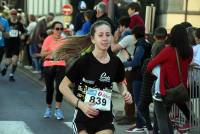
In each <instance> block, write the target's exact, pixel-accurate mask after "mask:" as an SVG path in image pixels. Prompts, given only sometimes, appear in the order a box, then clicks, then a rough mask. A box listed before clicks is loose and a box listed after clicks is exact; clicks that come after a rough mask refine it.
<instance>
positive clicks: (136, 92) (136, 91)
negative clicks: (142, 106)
mask: <svg viewBox="0 0 200 134" xmlns="http://www.w3.org/2000/svg"><path fill="white" fill-rule="evenodd" d="M141 84H142V81H139V80H133V83H132V87H133V96H134V102H135V104H136V108H137V112H136V127H137V128H142V127H143V126H144V124H145V123H144V120H143V117H142V115H141V113H140V111H139V103H140V91H141Z"/></svg>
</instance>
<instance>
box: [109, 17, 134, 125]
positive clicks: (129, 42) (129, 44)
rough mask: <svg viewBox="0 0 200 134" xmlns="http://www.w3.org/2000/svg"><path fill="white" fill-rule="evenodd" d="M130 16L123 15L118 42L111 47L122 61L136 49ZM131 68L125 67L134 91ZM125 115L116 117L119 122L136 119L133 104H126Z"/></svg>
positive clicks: (128, 87) (128, 80)
mask: <svg viewBox="0 0 200 134" xmlns="http://www.w3.org/2000/svg"><path fill="white" fill-rule="evenodd" d="M129 23H130V18H129V17H121V18H120V19H119V27H118V30H117V31H116V32H115V35H114V39H115V42H117V43H116V44H113V45H111V49H112V51H113V52H114V53H117V56H118V57H119V58H120V60H121V61H122V62H124V61H127V60H128V57H129V56H127V55H129V54H130V55H132V54H133V51H134V48H135V47H134V46H135V45H134V43H135V42H136V39H135V37H134V36H133V35H132V33H131V30H130V28H129ZM130 72H131V69H130V68H129V69H127V68H126V69H125V78H126V81H127V89H128V91H129V92H130V93H132V91H133V90H132V79H131V73H130ZM124 110H125V116H123V117H121V118H117V117H116V121H117V123H118V124H121V125H122V124H130V123H133V120H134V115H135V114H134V111H135V109H134V106H133V105H131V104H125V107H124Z"/></svg>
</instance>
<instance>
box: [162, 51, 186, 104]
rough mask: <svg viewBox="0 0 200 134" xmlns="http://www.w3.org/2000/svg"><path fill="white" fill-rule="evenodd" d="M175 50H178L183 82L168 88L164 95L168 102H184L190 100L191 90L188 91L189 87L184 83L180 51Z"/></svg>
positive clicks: (180, 75) (178, 62) (179, 69)
mask: <svg viewBox="0 0 200 134" xmlns="http://www.w3.org/2000/svg"><path fill="white" fill-rule="evenodd" d="M175 52H176V60H177V64H178V72H179V79H180V81H181V83H180V84H179V85H177V86H176V87H173V88H170V89H168V90H166V96H165V97H164V100H165V101H166V102H167V103H184V102H187V101H189V99H190V98H189V92H188V89H187V88H186V87H185V85H184V84H183V79H182V72H181V67H180V60H179V56H178V52H177V50H176V49H175Z"/></svg>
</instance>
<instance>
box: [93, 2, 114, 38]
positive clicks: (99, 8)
mask: <svg viewBox="0 0 200 134" xmlns="http://www.w3.org/2000/svg"><path fill="white" fill-rule="evenodd" d="M96 18H97V21H98V20H104V21H107V22H108V23H109V24H110V25H111V30H112V34H113V35H114V32H115V25H114V23H113V21H112V20H111V19H110V18H109V17H108V15H107V13H106V5H105V4H104V3H103V2H100V3H98V4H97V5H96Z"/></svg>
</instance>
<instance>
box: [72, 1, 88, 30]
mask: <svg viewBox="0 0 200 134" xmlns="http://www.w3.org/2000/svg"><path fill="white" fill-rule="evenodd" d="M86 10H87V5H86V3H85V1H80V2H79V4H78V12H77V13H76V16H75V20H74V32H75V33H76V32H77V31H78V30H80V29H81V27H82V25H83V24H84V23H85V19H84V11H86Z"/></svg>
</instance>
